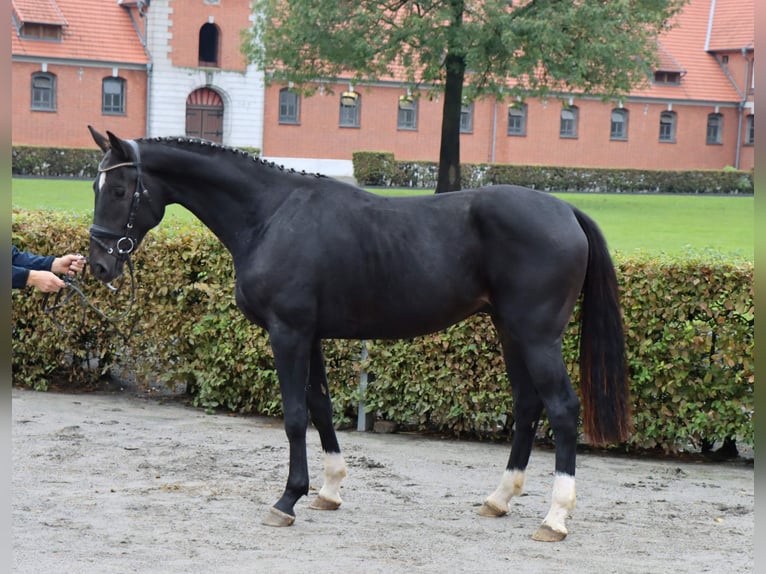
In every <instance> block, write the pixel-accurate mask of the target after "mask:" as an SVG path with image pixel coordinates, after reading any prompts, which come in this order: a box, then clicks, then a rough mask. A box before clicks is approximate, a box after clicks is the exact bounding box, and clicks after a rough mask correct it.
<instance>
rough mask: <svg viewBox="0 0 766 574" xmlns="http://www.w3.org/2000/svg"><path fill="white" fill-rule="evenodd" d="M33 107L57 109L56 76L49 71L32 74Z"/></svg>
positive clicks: (53, 110) (52, 110)
mask: <svg viewBox="0 0 766 574" xmlns="http://www.w3.org/2000/svg"><path fill="white" fill-rule="evenodd" d="M32 109H33V110H37V111H46V112H55V111H56V76H54V75H53V74H50V73H48V72H37V73H34V74H32Z"/></svg>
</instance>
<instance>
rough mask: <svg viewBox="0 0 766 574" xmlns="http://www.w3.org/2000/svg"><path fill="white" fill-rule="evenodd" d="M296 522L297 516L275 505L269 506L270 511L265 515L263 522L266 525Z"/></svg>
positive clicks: (289, 524) (285, 524) (288, 524)
mask: <svg viewBox="0 0 766 574" xmlns="http://www.w3.org/2000/svg"><path fill="white" fill-rule="evenodd" d="M293 522H295V516H291V515H289V514H287V513H286V512H282V511H281V510H277V509H276V508H274V507H271V508H269V513H268V514H267V515H266V516H264V517H263V520H261V524H264V525H266V526H279V527H281V526H292V524H293Z"/></svg>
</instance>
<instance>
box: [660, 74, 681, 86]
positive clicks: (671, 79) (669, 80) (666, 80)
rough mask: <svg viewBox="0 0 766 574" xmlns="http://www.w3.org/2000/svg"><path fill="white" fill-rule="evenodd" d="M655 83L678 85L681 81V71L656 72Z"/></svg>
mask: <svg viewBox="0 0 766 574" xmlns="http://www.w3.org/2000/svg"><path fill="white" fill-rule="evenodd" d="M654 83H655V84H662V85H666V86H677V85H679V84H680V83H681V72H663V71H657V72H654Z"/></svg>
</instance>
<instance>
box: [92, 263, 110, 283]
mask: <svg viewBox="0 0 766 574" xmlns="http://www.w3.org/2000/svg"><path fill="white" fill-rule="evenodd" d="M91 271H92V272H93V275H95V276H96V278H97V279H100V280H101V281H105V280H106V277H107V274H108V271H107V269H106V267H104V266H103V265H102V264H101V263H93V264H91Z"/></svg>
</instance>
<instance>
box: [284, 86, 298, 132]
mask: <svg viewBox="0 0 766 574" xmlns="http://www.w3.org/2000/svg"><path fill="white" fill-rule="evenodd" d="M299 113H300V99H299V98H298V94H297V93H296V92H294V91H293V90H291V89H290V88H282V89H281V90H279V123H280V124H297V123H299V120H298V118H299V117H300V116H299Z"/></svg>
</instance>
